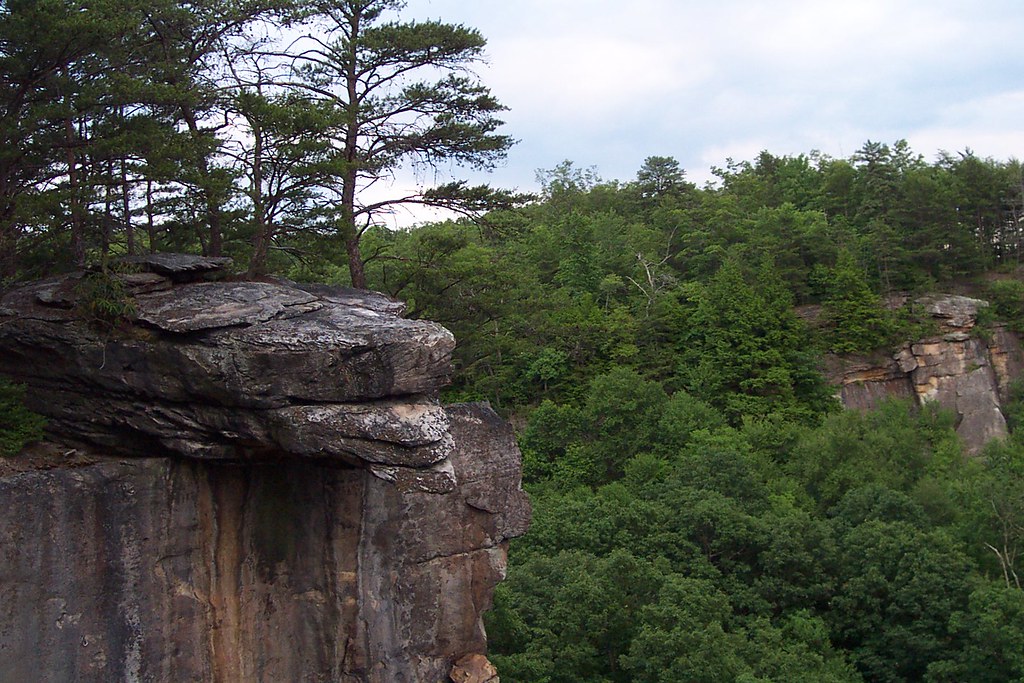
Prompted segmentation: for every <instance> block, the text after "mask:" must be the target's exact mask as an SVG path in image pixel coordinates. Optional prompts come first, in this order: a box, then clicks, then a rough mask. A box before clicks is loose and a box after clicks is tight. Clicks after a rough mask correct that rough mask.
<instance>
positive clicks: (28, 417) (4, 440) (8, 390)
mask: <svg viewBox="0 0 1024 683" xmlns="http://www.w3.org/2000/svg"><path fill="white" fill-rule="evenodd" d="M44 424H45V420H44V419H43V417H42V416H41V415H37V414H35V413H33V412H32V411H30V410H29V409H28V408H26V407H25V387H24V386H23V385H21V384H13V383H11V382H8V381H7V380H5V379H2V378H0V456H11V455H15V454H17V453H18V451H20V450H21V449H22V448H23V447H24V446H25V444H27V443H29V442H31V441H36V440H38V439H41V438H42V436H43V425H44Z"/></svg>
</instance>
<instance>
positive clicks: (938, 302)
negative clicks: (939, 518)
mask: <svg viewBox="0 0 1024 683" xmlns="http://www.w3.org/2000/svg"><path fill="white" fill-rule="evenodd" d="M917 303H918V305H919V306H920V307H921V308H922V309H923V311H924V312H925V313H926V314H927V315H929V316H931V318H932V319H933V320H934V322H935V323H936V324H937V326H938V332H939V333H938V334H937V335H934V336H931V337H927V338H924V339H920V340H917V341H915V342H913V343H908V344H905V345H904V346H902V347H901V348H899V349H897V350H896V351H895V353H893V354H891V355H885V354H875V355H872V356H834V357H832V358H831V359H830V360H829V364H828V365H829V367H828V370H827V374H828V375H829V378H830V379H831V381H832V382H833V384H835V385H836V387H837V390H838V396H839V398H840V400H841V401H842V403H843V405H844V406H845V407H847V408H853V409H858V410H867V409H870V408H872V407H874V406H875V405H877V404H878V402H880V401H882V400H884V399H886V398H892V397H895V398H907V399H912V400H914V401H916V402H917V403H919V404H922V405H923V404H925V403H929V402H935V403H937V404H939V405H940V406H942V407H943V408H945V409H948V410H950V411H952V412H953V414H954V415H955V416H956V421H957V428H956V429H957V433H958V434H959V435H960V437H961V438H962V439H963V441H964V445H965V447H966V449H967V451H968V452H969V453H976V452H977V451H979V450H980V449H981V448H982V447H983V446H984V445H985V444H986V443H987V442H988V441H990V440H992V439H995V438H1002V437H1005V436H1006V435H1007V428H1006V419H1005V417H1004V415H1003V412H1002V406H1003V405H1004V404H1005V402H1006V401H1007V400H1008V398H1009V389H1010V383H1011V382H1012V381H1013V380H1014V379H1016V378H1017V377H1020V376H1021V372H1022V370H1024V350H1022V347H1021V340H1020V338H1019V337H1018V336H1017V335H1016V334H1014V333H1013V332H1011V331H1010V330H1008V329H1007V328H1006V327H1005V326H1003V325H995V326H993V327H992V328H991V329H987V330H985V331H984V333H983V334H982V333H979V331H978V330H977V329H976V323H977V320H978V311H979V309H980V308H983V307H986V306H988V304H987V302H985V301H981V300H979V299H972V298H969V297H964V296H955V295H936V296H930V297H925V298H923V299H920V300H919V301H918V302H917Z"/></svg>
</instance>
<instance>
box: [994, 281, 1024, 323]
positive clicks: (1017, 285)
mask: <svg viewBox="0 0 1024 683" xmlns="http://www.w3.org/2000/svg"><path fill="white" fill-rule="evenodd" d="M985 296H986V298H987V299H988V301H989V303H990V304H991V306H992V309H993V312H994V314H995V317H996V319H997V320H1000V321H1003V322H1005V323H1007V325H1008V326H1009V327H1010V329H1011V330H1013V331H1014V332H1017V333H1024V282H1021V281H1020V280H995V281H994V282H991V283H990V284H989V285H988V287H987V288H986V292H985Z"/></svg>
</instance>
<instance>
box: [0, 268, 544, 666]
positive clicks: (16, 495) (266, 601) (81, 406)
mask: <svg viewBox="0 0 1024 683" xmlns="http://www.w3.org/2000/svg"><path fill="white" fill-rule="evenodd" d="M224 265H226V264H225V263H224V261H223V260H215V259H201V258H198V257H183V256H176V255H156V256H152V257H142V258H139V259H136V266H137V268H135V269H134V270H136V271H139V272H132V273H130V274H125V275H116V276H113V277H114V278H115V279H116V280H117V282H118V283H119V286H120V287H121V288H122V289H123V291H124V292H125V294H126V295H127V296H128V297H130V299H129V300H128V301H129V302H130V304H131V305H130V306H128V307H127V310H128V311H130V313H129V314H128V315H127V316H126V319H125V320H121V321H115V324H113V325H112V326H111V325H107V326H105V327H102V326H97V325H96V324H90V323H89V321H88V320H86V319H83V315H82V314H81V311H82V310H83V309H87V307H86V306H84V305H83V304H84V303H85V302H83V297H87V296H90V294H89V293H88V291H89V290H88V287H87V286H86V285H87V284H88V283H87V281H86V280H83V278H85V277H86V276H85V275H83V274H76V275H71V276H66V277H62V278H55V279H50V280H46V281H41V282H37V283H33V284H31V285H28V286H25V287H22V288H19V289H17V290H14V291H11V292H8V293H6V294H5V295H4V296H3V297H2V298H0V373H2V374H4V375H6V376H8V377H10V378H12V379H14V380H16V381H18V382H22V383H25V384H27V385H28V387H29V392H28V396H29V403H30V407H31V408H33V409H34V410H36V411H38V412H41V413H43V414H44V415H46V416H47V417H48V419H49V431H50V443H47V444H41V445H37V446H36V447H34V448H32V449H29V450H28V451H27V452H26V453H23V454H22V455H21V456H18V457H16V458H12V459H9V460H6V461H3V462H0V495H2V498H0V500H3V501H4V510H5V512H4V513H3V514H2V515H0V543H2V544H3V545H4V547H7V548H15V547H17V548H19V552H18V553H13V554H9V556H8V561H7V562H5V563H4V565H3V566H2V567H0V586H2V588H0V591H2V597H3V600H2V603H0V604H2V606H0V680H25V681H29V680H76V681H110V680H125V681H135V680H139V681H142V680H175V681H224V682H227V681H282V680H295V681H298V680H302V681H346V682H356V681H381V682H384V681H387V682H389V683H390V682H396V683H397V682H401V681H416V682H424V683H425V682H428V681H429V682H430V683H435V682H436V681H445V680H448V677H449V674H450V673H451V672H452V668H453V665H455V663H456V662H458V661H464V660H465V658H467V657H473V656H474V655H483V654H484V653H485V651H486V639H485V634H484V632H483V627H482V619H481V616H482V613H483V611H484V610H486V609H487V608H488V607H489V605H490V599H491V593H492V590H493V587H494V585H495V584H496V583H497V582H498V581H500V580H501V578H502V577H503V575H504V568H505V546H506V542H507V539H509V538H512V537H514V536H518V535H521V534H522V533H524V532H525V530H526V527H527V525H528V523H529V504H528V501H527V499H526V497H525V494H524V493H523V491H522V490H521V487H520V468H521V463H520V456H519V452H518V449H517V448H516V445H515V441H514V439H513V437H512V434H511V431H510V429H509V428H508V426H507V425H506V424H505V423H504V422H503V421H501V420H500V419H499V418H498V417H497V416H496V415H495V414H494V413H493V412H492V411H491V410H490V409H489V408H488V407H487V406H486V405H480V404H474V405H459V406H442V405H440V403H439V402H438V400H437V391H438V390H439V388H440V387H441V386H443V385H444V383H445V382H446V381H447V379H448V376H449V373H450V356H451V351H452V348H453V346H454V340H453V339H452V336H451V334H450V333H449V332H448V331H447V330H445V329H444V328H442V327H440V326H439V325H436V324H433V323H429V322H424V321H416V320H408V319H405V318H403V317H401V315H402V312H403V307H402V305H401V304H400V303H398V302H395V301H393V300H391V299H388V298H387V297H384V296H382V295H378V294H373V293H369V292H360V291H355V290H349V289H342V288H330V287H323V286H306V285H297V284H295V283H290V282H286V281H268V282H232V281H227V280H223V279H218V277H219V276H220V273H221V271H220V269H221V268H223V266H224ZM94 322H95V321H94Z"/></svg>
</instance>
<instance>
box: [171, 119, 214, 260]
mask: <svg viewBox="0 0 1024 683" xmlns="http://www.w3.org/2000/svg"><path fill="white" fill-rule="evenodd" d="M181 113H182V116H183V117H184V119H185V125H187V126H188V130H189V133H190V134H191V135H192V140H193V142H196V143H199V142H200V141H201V140H202V136H203V133H202V131H200V130H199V122H198V121H197V120H196V115H195V112H194V111H192V108H191V107H188V106H182V108H181ZM199 176H200V177H201V178H202V179H203V183H204V184H205V185H206V186H205V187H202V188H200V190H201V191H202V193H203V200H204V201H205V202H206V222H207V227H208V233H207V235H208V241H204V240H200V241H201V242H203V243H204V248H203V252H204V254H205V255H206V256H221V251H222V250H223V245H224V238H223V235H222V234H221V230H222V223H221V210H220V202H219V201H218V199H219V198H218V197H217V196H216V193H215V191H214V189H213V179H212V178H211V174H210V160H209V158H208V157H207V156H206V155H205V154H202V155H200V157H199Z"/></svg>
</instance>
